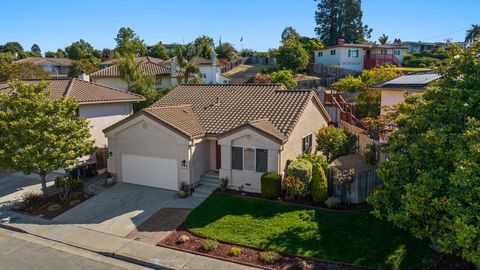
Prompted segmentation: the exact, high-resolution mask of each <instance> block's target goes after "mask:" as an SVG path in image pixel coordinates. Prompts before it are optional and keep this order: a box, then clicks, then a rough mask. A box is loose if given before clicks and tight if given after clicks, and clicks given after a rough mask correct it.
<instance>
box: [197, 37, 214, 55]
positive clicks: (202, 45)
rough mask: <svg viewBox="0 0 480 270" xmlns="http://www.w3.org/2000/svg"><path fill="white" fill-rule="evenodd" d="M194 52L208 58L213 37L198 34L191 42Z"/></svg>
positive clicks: (211, 50) (212, 45)
mask: <svg viewBox="0 0 480 270" xmlns="http://www.w3.org/2000/svg"><path fill="white" fill-rule="evenodd" d="M193 44H194V46H195V50H196V54H197V55H198V56H200V57H203V58H207V59H210V58H211V57H212V53H213V47H214V44H213V38H211V37H208V36H205V35H203V36H200V37H198V38H197V39H195V41H194V42H193Z"/></svg>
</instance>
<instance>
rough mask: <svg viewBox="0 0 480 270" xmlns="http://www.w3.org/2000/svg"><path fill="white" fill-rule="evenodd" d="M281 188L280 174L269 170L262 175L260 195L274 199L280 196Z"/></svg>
mask: <svg viewBox="0 0 480 270" xmlns="http://www.w3.org/2000/svg"><path fill="white" fill-rule="evenodd" d="M281 189H282V176H281V175H280V174H278V173H274V172H270V173H265V174H264V175H262V178H261V190H262V196H263V197H265V198H268V199H276V198H278V197H279V196H280V192H281Z"/></svg>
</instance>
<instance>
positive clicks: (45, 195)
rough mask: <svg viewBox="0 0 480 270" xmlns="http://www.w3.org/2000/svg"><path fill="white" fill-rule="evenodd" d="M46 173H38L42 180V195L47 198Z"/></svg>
mask: <svg viewBox="0 0 480 270" xmlns="http://www.w3.org/2000/svg"><path fill="white" fill-rule="evenodd" d="M46 176H47V173H46V172H41V173H40V180H41V181H42V192H43V197H44V198H48V189H47V180H46Z"/></svg>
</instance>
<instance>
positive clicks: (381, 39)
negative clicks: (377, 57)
mask: <svg viewBox="0 0 480 270" xmlns="http://www.w3.org/2000/svg"><path fill="white" fill-rule="evenodd" d="M378 42H380V44H382V45H385V44H387V42H388V36H387V35H385V34H383V35H381V36H380V37H379V38H378Z"/></svg>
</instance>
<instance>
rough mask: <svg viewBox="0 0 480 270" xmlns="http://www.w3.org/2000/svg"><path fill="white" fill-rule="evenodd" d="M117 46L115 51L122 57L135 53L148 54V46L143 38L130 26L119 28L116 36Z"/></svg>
mask: <svg viewBox="0 0 480 270" xmlns="http://www.w3.org/2000/svg"><path fill="white" fill-rule="evenodd" d="M115 41H116V42H117V47H116V48H115V53H117V54H118V55H119V56H120V57H123V56H126V55H129V54H133V55H134V56H145V55H147V46H145V43H144V42H143V40H142V39H140V37H139V36H138V35H137V34H136V33H135V31H133V29H131V28H130V27H122V28H120V30H118V33H117V37H116V38H115Z"/></svg>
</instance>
